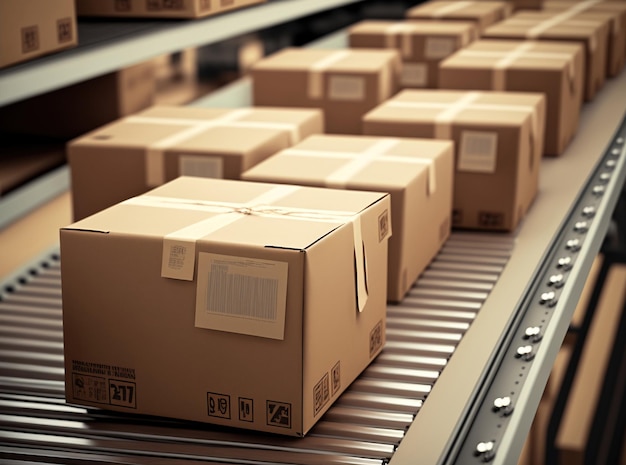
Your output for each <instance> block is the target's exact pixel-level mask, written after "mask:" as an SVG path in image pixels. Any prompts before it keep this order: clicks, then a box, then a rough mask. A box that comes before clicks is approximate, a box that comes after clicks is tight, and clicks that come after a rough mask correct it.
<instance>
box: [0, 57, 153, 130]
mask: <svg viewBox="0 0 626 465" xmlns="http://www.w3.org/2000/svg"><path fill="white" fill-rule="evenodd" d="M154 68H155V66H154V62H152V61H146V62H143V63H139V64H136V65H133V66H130V67H128V68H124V69H121V70H119V71H115V72H112V73H108V74H105V75H103V76H99V77H96V78H93V79H89V80H87V81H83V82H80V83H78V84H73V85H71V86H68V87H64V88H61V89H58V90H55V91H52V92H48V93H46V94H42V95H38V96H36V97H32V98H29V99H26V100H21V101H19V102H16V103H13V104H11V105H7V106H5V107H1V108H0V126H2V128H3V129H4V130H6V131H10V132H13V133H19V134H33V135H40V136H48V137H54V138H58V139H62V140H64V141H67V140H69V139H72V138H74V137H78V136H80V135H82V134H84V133H86V132H88V131H92V130H94V129H96V128H98V127H100V126H102V125H104V124H107V123H110V122H111V121H114V120H116V119H118V118H121V117H123V116H126V115H130V114H132V113H135V112H138V111H141V110H143V109H145V108H148V107H149V106H151V105H152V104H153V103H154V97H155V93H156V89H155V88H156V85H155V83H156V81H155V76H154V74H155V69H154Z"/></svg>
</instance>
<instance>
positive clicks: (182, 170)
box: [178, 155, 224, 179]
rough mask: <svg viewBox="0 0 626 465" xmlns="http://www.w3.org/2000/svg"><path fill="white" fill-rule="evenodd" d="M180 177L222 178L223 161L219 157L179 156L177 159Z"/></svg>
mask: <svg viewBox="0 0 626 465" xmlns="http://www.w3.org/2000/svg"><path fill="white" fill-rule="evenodd" d="M178 173H179V175H180V176H195V177H197V178H218V179H223V178H224V161H223V160H222V159H221V158H219V157H209V156H197V155H181V156H180V157H179V158H178Z"/></svg>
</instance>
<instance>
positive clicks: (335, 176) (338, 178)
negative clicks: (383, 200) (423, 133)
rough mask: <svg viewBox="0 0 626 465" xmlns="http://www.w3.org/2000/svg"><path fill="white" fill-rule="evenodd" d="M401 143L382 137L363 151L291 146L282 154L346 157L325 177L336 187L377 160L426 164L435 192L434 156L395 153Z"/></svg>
mask: <svg viewBox="0 0 626 465" xmlns="http://www.w3.org/2000/svg"><path fill="white" fill-rule="evenodd" d="M399 143H400V141H399V140H398V139H393V138H389V139H386V138H385V139H382V140H380V141H377V142H375V143H374V144H373V145H372V146H371V147H369V148H368V149H367V150H364V151H362V152H335V151H328V150H305V149H298V148H289V149H285V150H283V151H282V152H280V156H295V157H311V158H324V157H326V158H334V159H337V158H338V159H344V160H346V164H345V165H343V166H342V167H340V168H338V169H336V170H335V171H333V172H332V173H330V174H329V175H328V176H326V179H325V185H326V186H328V187H334V188H345V187H346V186H347V184H348V182H349V181H350V180H351V179H353V178H354V176H356V174H357V173H358V172H359V171H361V170H362V169H364V168H365V167H366V166H368V165H369V164H370V163H372V162H373V161H375V160H382V161H387V162H392V163H405V164H410V165H426V166H427V169H428V187H427V188H428V192H427V193H428V195H431V194H433V193H435V191H436V188H437V176H436V171H435V163H434V160H433V159H432V158H422V157H413V156H401V155H393V149H394V148H395V147H396V146H397V145H398V144H399Z"/></svg>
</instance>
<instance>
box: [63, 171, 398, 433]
mask: <svg viewBox="0 0 626 465" xmlns="http://www.w3.org/2000/svg"><path fill="white" fill-rule="evenodd" d="M390 213H391V205H390V200H389V195H388V194H386V193H380V192H361V191H347V190H340V189H326V188H313V187H302V186H293V185H284V184H282V185H281V184H267V183H253V182H246V181H240V180H238V181H234V180H224V179H202V178H194V177H180V178H178V179H175V180H173V181H170V182H169V183H166V184H164V185H162V186H160V187H157V188H155V189H154V190H152V191H150V192H148V193H146V194H144V195H142V196H138V197H133V198H132V199H129V200H127V201H124V202H122V203H120V204H117V205H115V206H113V207H111V208H108V209H106V210H104V211H102V212H99V213H97V214H96V215H93V216H90V217H89V218H86V219H84V220H82V221H79V222H76V223H74V224H72V225H70V226H68V227H65V228H62V230H61V254H62V255H63V262H62V265H61V275H62V277H63V280H62V282H63V289H62V291H63V339H64V354H65V373H66V378H65V382H66V398H67V401H68V402H69V403H71V404H78V405H85V406H92V407H98V408H104V409H108V410H115V411H120V412H124V413H127V414H128V413H136V414H148V415H159V416H163V417H172V418H179V419H185V420H193V421H198V422H205V423H213V424H217V425H221V426H229V427H230V426H234V427H239V428H245V429H252V430H259V431H266V432H272V433H276V434H282V435H290V436H303V435H304V434H306V432H307V431H308V430H309V429H310V428H311V427H312V426H313V425H314V424H315V422H316V421H317V420H319V419H320V417H321V416H322V415H323V413H324V412H325V411H326V410H327V409H328V408H329V407H330V405H332V403H333V402H334V401H335V400H336V399H337V398H338V397H339V395H340V394H341V393H342V392H343V391H344V390H345V389H346V388H347V387H348V386H349V385H350V384H351V383H352V381H354V379H355V378H356V377H357V376H358V375H359V374H360V373H361V372H362V371H363V370H364V369H365V368H366V367H367V366H368V364H369V363H370V362H371V361H372V360H373V359H374V357H376V355H377V354H378V353H379V352H380V350H381V349H382V347H383V345H384V342H385V322H386V308H387V304H386V299H385V295H386V286H385V285H386V282H387V274H386V273H387V251H388V249H387V247H388V238H389V236H390V234H391V223H390V221H391V219H390V217H389V216H390ZM164 399H167V402H164Z"/></svg>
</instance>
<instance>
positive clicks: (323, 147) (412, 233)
mask: <svg viewBox="0 0 626 465" xmlns="http://www.w3.org/2000/svg"><path fill="white" fill-rule="evenodd" d="M453 157H454V154H453V144H452V142H451V141H436V140H429V139H408V138H391V137H387V138H384V137H371V136H343V135H317V136H310V137H308V138H307V139H305V140H304V141H302V142H300V143H299V144H296V145H295V146H293V147H291V148H288V149H285V150H282V151H280V152H278V153H277V154H276V155H273V156H271V157H269V158H267V159H265V160H264V161H262V162H261V163H259V164H257V165H256V166H253V167H252V168H250V169H249V170H248V171H246V172H244V173H243V174H242V179H246V180H249V181H262V182H278V183H288V184H300V185H305V186H325V187H332V188H342V189H353V190H372V191H377V192H389V193H390V194H391V225H392V228H391V229H392V230H393V236H392V237H391V239H390V240H389V267H388V279H387V300H389V301H391V302H399V301H401V300H402V298H403V297H404V296H405V295H406V293H407V291H408V290H409V289H410V288H411V287H412V285H413V284H414V282H415V280H416V279H417V278H418V276H419V275H420V274H421V273H422V272H423V271H424V270H425V269H426V267H427V266H428V264H429V263H430V262H431V260H432V259H433V258H434V257H435V255H436V254H437V253H438V252H439V250H440V249H441V247H442V245H443V243H444V242H445V240H446V239H447V238H448V236H449V235H450V226H451V218H450V217H451V214H452V181H453V180H452V176H453Z"/></svg>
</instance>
